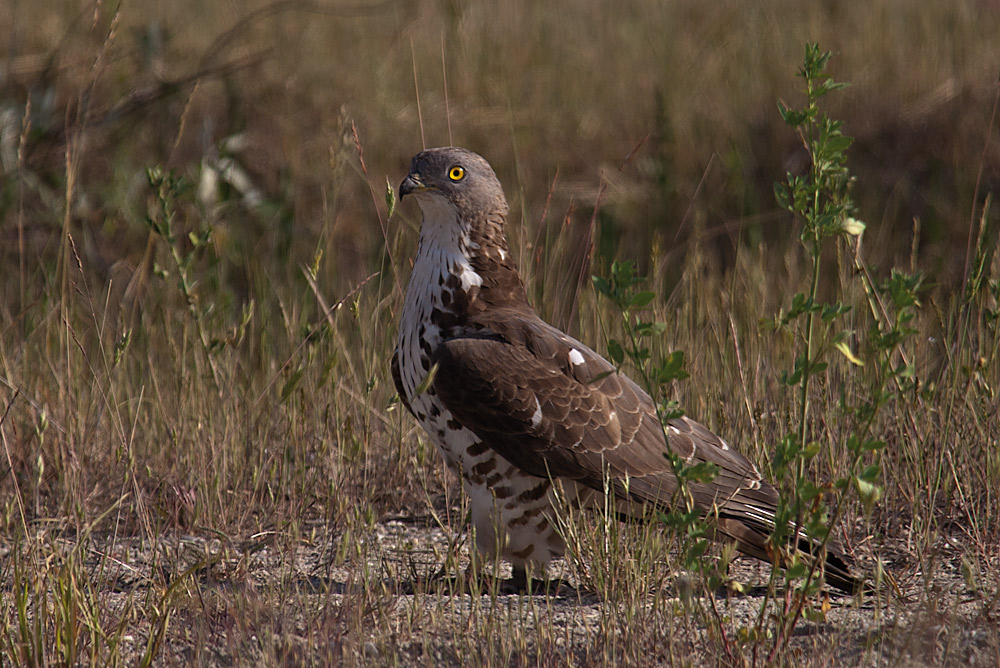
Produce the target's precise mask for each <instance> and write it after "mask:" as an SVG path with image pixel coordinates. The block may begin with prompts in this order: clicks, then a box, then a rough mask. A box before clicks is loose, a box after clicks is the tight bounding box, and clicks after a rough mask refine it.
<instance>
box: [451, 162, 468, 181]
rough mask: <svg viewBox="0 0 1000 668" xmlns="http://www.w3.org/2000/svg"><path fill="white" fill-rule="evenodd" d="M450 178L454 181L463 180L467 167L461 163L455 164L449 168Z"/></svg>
mask: <svg viewBox="0 0 1000 668" xmlns="http://www.w3.org/2000/svg"><path fill="white" fill-rule="evenodd" d="M448 178H449V179H451V180H452V181H461V180H462V179H464V178H465V168H464V167H462V166H461V165H455V166H454V167H452V168H451V169H449V170H448Z"/></svg>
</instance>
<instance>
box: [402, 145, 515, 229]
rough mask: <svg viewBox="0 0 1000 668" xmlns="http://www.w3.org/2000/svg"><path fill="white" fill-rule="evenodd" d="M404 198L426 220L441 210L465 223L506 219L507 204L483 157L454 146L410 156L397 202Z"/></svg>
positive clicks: (495, 176)
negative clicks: (411, 198)
mask: <svg viewBox="0 0 1000 668" xmlns="http://www.w3.org/2000/svg"><path fill="white" fill-rule="evenodd" d="M407 195H413V196H414V197H415V198H416V200H417V204H419V205H420V209H421V210H422V211H423V212H424V216H425V218H427V217H430V216H431V215H433V214H436V213H437V212H438V210H439V208H440V207H447V208H450V209H453V210H454V212H455V213H457V217H458V219H459V220H460V221H466V222H467V223H473V222H474V221H477V220H481V219H483V218H485V217H495V216H497V215H499V216H500V217H506V215H507V200H506V198H504V195H503V189H502V188H501V187H500V181H499V179H497V175H496V174H495V173H494V172H493V168H492V167H490V165H489V163H488V162H486V160H484V159H483V158H482V156H480V155H478V154H476V153H473V152H472V151H469V150H467V149H464V148H459V147H457V146H447V147H444V148H431V149H427V150H426V151H421V152H420V153H418V154H416V155H415V156H413V161H412V162H411V163H410V173H409V174H408V175H407V177H406V178H405V179H403V182H402V183H401V184H400V185H399V199H400V201H402V199H403V198H404V197H406V196H407ZM446 210H447V209H446Z"/></svg>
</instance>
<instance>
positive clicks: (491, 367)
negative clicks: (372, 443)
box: [434, 313, 856, 589]
mask: <svg viewBox="0 0 1000 668" xmlns="http://www.w3.org/2000/svg"><path fill="white" fill-rule="evenodd" d="M494 315H495V314H494ZM473 324H479V325H481V328H479V329H474V330H471V331H473V332H476V333H475V334H473V335H469V336H459V337H456V338H452V339H449V340H446V341H445V342H444V343H443V344H442V345H441V346H440V347H439V349H438V350H437V351H436V353H435V356H434V362H436V363H437V365H438V374H437V376H436V379H435V382H434V389H435V392H436V393H437V396H438V397H439V398H440V399H441V401H443V402H444V404H445V405H446V406H447V407H448V409H449V410H450V411H451V413H452V415H453V416H454V417H455V418H456V419H457V420H459V421H460V422H461V423H462V424H463V425H464V426H465V427H467V428H469V429H471V430H472V431H473V432H475V433H476V434H477V435H478V436H479V437H480V438H481V439H483V442H484V443H487V444H488V445H489V446H490V447H491V448H493V449H494V450H495V451H497V452H498V453H499V454H501V455H502V456H503V457H505V458H506V459H508V460H509V461H511V462H512V463H513V464H515V465H516V466H518V467H519V468H521V469H523V470H525V471H527V472H528V473H531V474H533V475H537V476H542V477H546V476H550V475H551V476H558V477H566V478H570V479H574V480H578V481H580V482H582V483H584V484H586V485H588V486H590V487H593V488H595V489H598V490H600V489H603V486H604V477H605V475H609V476H610V478H611V480H612V481H613V482H614V483H615V491H616V493H617V495H619V496H623V497H624V496H625V495H626V494H627V496H628V497H629V499H630V500H633V501H640V502H643V503H647V504H653V505H656V506H660V507H665V506H666V505H667V504H669V503H670V500H671V498H672V497H673V495H674V492H675V491H676V488H677V483H676V479H675V477H674V475H673V472H672V470H671V467H670V463H669V461H668V460H667V458H666V449H667V448H668V447H669V448H670V449H671V450H672V451H673V452H675V453H677V454H678V455H680V456H681V457H682V458H684V459H685V460H687V461H689V462H691V463H695V462H701V461H707V462H711V463H713V464H715V465H716V466H717V468H718V474H717V475H716V477H715V479H714V480H712V481H711V482H710V483H705V484H692V485H691V487H690V492H691V495H692V498H693V500H694V502H695V505H696V506H697V507H698V508H699V509H701V510H702V511H703V512H706V513H707V512H711V513H713V515H714V516H715V517H716V531H718V532H719V533H720V534H722V535H724V536H725V537H727V538H728V539H731V540H735V541H736V542H737V545H738V547H739V548H740V549H741V550H742V551H744V552H746V553H747V554H750V555H752V556H755V557H758V558H761V559H769V554H768V550H767V536H768V535H769V533H770V532H771V529H772V527H773V522H772V519H773V517H774V509H775V507H776V504H777V493H776V491H775V490H774V488H773V487H771V486H770V485H769V484H767V482H766V481H764V480H762V478H761V476H760V473H759V472H758V470H757V468H756V467H755V466H754V465H753V464H751V463H750V462H749V461H748V460H747V459H746V458H745V457H743V455H742V454H740V453H739V452H737V451H736V450H735V449H733V448H732V447H730V446H728V445H727V444H725V442H724V441H722V439H720V438H719V437H718V436H716V435H715V434H713V433H712V432H711V431H709V430H708V429H707V428H705V427H704V426H702V425H701V424H699V423H697V422H695V421H694V420H690V419H688V418H686V417H685V418H680V419H677V420H672V421H670V422H669V423H668V433H669V438H665V437H664V430H663V428H662V426H661V424H660V422H659V419H658V418H657V416H656V410H655V407H654V405H653V401H652V399H650V397H649V396H648V395H647V394H646V393H645V392H644V391H643V390H642V389H641V388H639V387H638V386H637V385H636V384H635V383H634V382H633V381H632V380H630V379H629V378H628V377H626V376H624V375H622V374H619V373H617V372H616V371H615V369H614V367H613V366H612V365H611V364H610V363H609V362H607V361H606V360H605V359H603V358H602V357H601V356H600V355H598V354H597V353H595V352H594V351H592V350H590V348H588V347H587V346H585V345H583V344H582V343H580V342H579V341H576V340H575V339H572V338H570V337H569V336H567V335H565V334H563V333H562V332H560V331H559V330H557V329H555V328H553V327H551V326H550V325H548V324H546V323H544V322H543V321H541V320H540V319H538V318H537V316H534V314H531V316H525V315H523V314H521V313H509V314H505V317H503V318H493V319H491V321H490V322H489V323H488V324H487V323H473ZM574 350H575V351H576V354H573V353H571V351H574ZM577 354H578V355H579V357H577V356H576V355H577ZM571 355H572V357H571ZM574 358H575V359H574ZM581 358H582V363H581ZM574 361H576V362H577V363H576V364H574V363H573V362H574ZM626 476H627V479H628V484H627V492H626V485H625V483H624V480H625V479H626ZM828 549H829V550H830V552H831V553H833V562H834V564H833V565H834V566H836V568H834V569H833V570H834V571H835V572H833V573H829V574H830V575H833V576H834V577H829V576H828V579H829V580H830V581H831V583H832V584H835V585H837V586H839V587H841V588H845V589H852V588H853V587H854V586H855V585H856V583H855V582H854V580H853V579H852V578H851V577H850V576H849V575H848V565H847V563H846V557H843V558H842V553H841V550H840V549H839V547H838V546H836V545H829V546H828ZM839 566H843V568H842V569H841V568H839ZM829 567H830V563H829V562H828V572H829ZM839 572H842V573H843V574H844V575H843V577H840V576H839ZM845 583H846V584H845ZM842 585H843V586H842Z"/></svg>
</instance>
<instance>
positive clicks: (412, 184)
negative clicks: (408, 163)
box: [399, 172, 433, 202]
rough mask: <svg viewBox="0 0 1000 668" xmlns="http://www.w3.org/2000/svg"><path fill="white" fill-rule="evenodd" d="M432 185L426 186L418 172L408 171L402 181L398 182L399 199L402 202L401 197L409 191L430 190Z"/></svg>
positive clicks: (409, 192)
mask: <svg viewBox="0 0 1000 668" xmlns="http://www.w3.org/2000/svg"><path fill="white" fill-rule="evenodd" d="M432 188H433V186H426V185H424V182H423V181H422V180H421V178H420V174H418V173H417V172H410V173H409V174H407V176H406V178H405V179H403V182H402V183H400V184H399V201H400V202H402V201H403V198H404V197H406V196H407V195H409V194H411V193H419V192H423V191H425V190H431V189H432Z"/></svg>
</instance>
